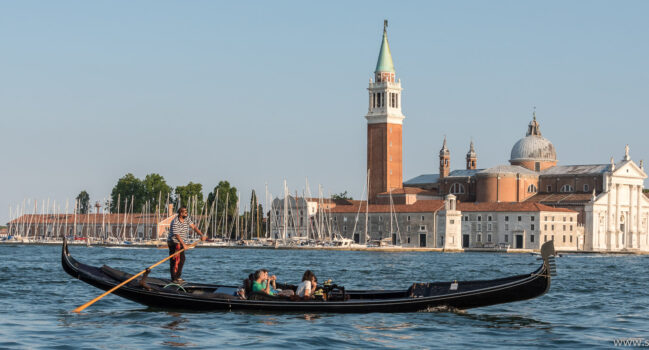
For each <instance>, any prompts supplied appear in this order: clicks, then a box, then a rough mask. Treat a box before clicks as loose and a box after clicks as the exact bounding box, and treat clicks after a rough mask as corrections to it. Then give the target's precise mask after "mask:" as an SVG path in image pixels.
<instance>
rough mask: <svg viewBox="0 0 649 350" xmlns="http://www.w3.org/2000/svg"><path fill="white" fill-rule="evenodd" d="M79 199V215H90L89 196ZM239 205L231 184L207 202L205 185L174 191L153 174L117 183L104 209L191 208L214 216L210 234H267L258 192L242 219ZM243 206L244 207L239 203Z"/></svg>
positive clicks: (220, 186) (84, 193)
mask: <svg viewBox="0 0 649 350" xmlns="http://www.w3.org/2000/svg"><path fill="white" fill-rule="evenodd" d="M76 199H77V209H76V211H77V213H80V214H88V213H89V212H90V210H91V207H90V195H89V194H88V192H87V191H85V190H83V191H81V192H80V193H79V195H78V196H77V198H76ZM238 201H239V196H238V193H237V188H236V187H234V186H232V185H230V183H229V182H228V181H219V183H218V184H217V185H216V186H215V187H214V189H213V190H212V191H211V192H210V193H209V194H208V195H207V198H204V197H203V185H202V184H200V183H194V182H192V181H190V182H189V183H188V184H187V185H184V186H176V187H175V188H174V187H172V186H169V185H168V184H167V181H166V180H165V178H164V177H163V176H162V175H160V174H156V173H152V174H148V175H146V176H145V177H144V179H139V178H137V177H136V176H135V175H133V174H131V173H128V174H126V175H124V176H123V177H121V178H120V179H119V180H118V181H117V184H115V186H114V187H113V189H112V191H111V196H110V200H109V201H107V203H104V205H105V206H106V207H108V208H109V211H110V212H111V213H124V212H129V213H130V212H132V213H160V214H163V213H166V211H167V205H169V204H173V205H174V210H176V209H178V208H179V207H181V206H184V207H187V208H188V209H189V210H190V213H191V215H192V216H201V215H202V216H206V215H212V218H211V221H212V223H211V224H210V225H209V227H208V228H207V231H208V233H211V232H213V231H216V232H227V233H226V235H232V236H236V235H237V234H240V235H241V236H242V237H245V235H248V236H251V235H252V234H253V233H264V232H265V227H264V226H265V225H263V224H262V222H263V217H264V214H265V213H264V211H263V207H262V205H261V204H260V203H259V201H258V199H257V195H256V194H255V191H254V190H253V191H252V194H251V198H250V205H249V206H248V207H247V208H248V209H247V210H246V211H245V212H244V213H243V214H241V215H239V213H238V212H237V211H238V208H237V203H238ZM239 206H240V207H241V206H243V205H242V204H241V203H239ZM171 214H172V215H173V214H174V213H171ZM236 219H238V221H235V220H236ZM226 223H227V227H226ZM235 224H237V225H238V226H237V225H235Z"/></svg>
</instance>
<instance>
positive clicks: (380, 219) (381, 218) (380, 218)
mask: <svg viewBox="0 0 649 350" xmlns="http://www.w3.org/2000/svg"><path fill="white" fill-rule="evenodd" d="M334 221H335V220H334ZM381 221H383V217H382V216H379V222H381Z"/></svg>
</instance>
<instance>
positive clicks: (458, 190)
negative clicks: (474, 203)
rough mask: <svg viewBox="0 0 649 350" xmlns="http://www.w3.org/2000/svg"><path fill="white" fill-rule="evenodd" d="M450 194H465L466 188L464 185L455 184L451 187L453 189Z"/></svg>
mask: <svg viewBox="0 0 649 350" xmlns="http://www.w3.org/2000/svg"><path fill="white" fill-rule="evenodd" d="M448 193H452V194H463V193H464V186H463V185H462V184H458V183H454V184H453V185H451V189H450V190H449V191H448Z"/></svg>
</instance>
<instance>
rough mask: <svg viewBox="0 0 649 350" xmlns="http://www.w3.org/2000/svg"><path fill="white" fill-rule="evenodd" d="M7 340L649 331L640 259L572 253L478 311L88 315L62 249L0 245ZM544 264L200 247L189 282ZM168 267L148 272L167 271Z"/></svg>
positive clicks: (150, 253)
mask: <svg viewBox="0 0 649 350" xmlns="http://www.w3.org/2000/svg"><path fill="white" fill-rule="evenodd" d="M70 249H71V251H72V253H73V254H74V255H75V257H77V258H78V259H80V260H81V261H84V262H87V263H89V264H93V265H102V264H107V265H110V266H113V267H115V268H118V269H124V270H126V271H131V272H137V271H140V270H141V269H143V268H144V267H146V266H147V265H149V264H151V263H153V262H155V261H158V260H160V259H162V258H163V257H164V256H166V250H164V249H108V248H90V249H89V248H86V247H83V246H79V247H76V246H75V247H71V248H70ZM0 255H1V256H3V265H2V266H0V310H1V311H0V315H2V317H0V348H54V349H72V348H74V349H77V348H100V349H114V348H159V347H165V348H174V347H188V348H198V349H211V348H241V347H247V348H263V349H267V348H295V347H301V348H303V347H308V348H313V349H328V348H352V349H355V348H368V347H369V348H406V347H407V348H414V349H426V348H431V347H441V348H445V349H464V348H467V347H476V346H479V347H480V348H487V349H488V348H492V349H500V348H515V349H520V348H537V347H541V346H542V347H547V348H555V349H566V348H588V349H591V348H610V347H612V345H613V339H614V338H619V337H643V336H644V337H647V339H649V334H647V329H649V312H648V311H649V291H648V289H647V288H646V287H647V286H648V285H649V275H648V274H647V273H646V267H647V262H648V261H649V260H647V259H648V258H649V257H645V256H624V255H620V256H602V255H566V256H563V257H560V258H558V259H557V266H558V269H559V271H558V272H559V275H558V276H557V278H555V279H554V280H553V284H552V288H551V291H550V293H549V294H547V295H544V296H543V297H541V298H537V299H534V300H530V301H525V302H519V303H513V304H503V305H495V306H491V307H486V308H481V309H474V310H466V311H463V310H452V309H449V308H431V309H429V310H425V311H424V312H418V313H408V314H382V313H377V314H367V315H356V314H342V315H339V314H300V313H291V314H280V313H268V312H225V311H224V312H209V313H207V312H182V313H180V312H169V311H166V310H161V309H155V308H147V307H143V306H141V305H138V304H134V303H132V302H129V301H127V300H124V299H122V298H119V297H116V296H108V297H106V298H104V299H102V300H101V301H99V302H98V303H96V304H95V305H93V306H92V307H90V308H89V309H87V310H86V311H84V313H83V314H75V313H71V312H70V310H71V309H74V308H75V307H76V306H78V305H80V304H82V303H84V302H86V301H87V300H89V299H91V298H93V297H95V296H96V295H98V294H99V291H98V290H97V289H95V288H93V287H91V286H89V285H87V284H84V283H82V282H79V281H76V280H74V279H72V278H70V276H68V275H67V274H66V273H65V272H63V271H62V269H61V266H60V247H56V246H20V245H18V246H0ZM538 264H539V261H537V260H536V258H535V257H533V256H530V255H527V254H486V253H472V254H442V253H430V252H426V253H424V252H422V253H418V252H407V253H374V252H341V251H286V250H269V249H246V250H241V249H197V250H193V251H191V252H190V253H189V254H188V255H187V264H186V266H185V271H184V274H183V275H184V276H183V277H185V278H186V279H191V280H196V281H203V282H208V283H228V284H232V283H239V281H240V280H241V279H242V278H244V277H245V276H247V275H248V274H249V273H251V272H252V271H254V270H256V269H258V268H261V267H265V268H268V269H270V270H271V273H273V274H276V275H277V276H278V278H279V280H280V281H286V282H291V283H297V282H298V281H299V278H300V276H301V275H302V273H303V271H304V269H306V268H310V269H312V270H314V271H315V272H316V274H317V275H318V279H321V280H325V279H328V278H332V279H334V282H335V283H337V284H341V285H345V286H346V287H347V288H349V289H358V288H382V289H392V288H405V287H407V286H409V285H410V284H411V283H413V282H423V281H432V280H453V279H458V280H461V279H488V278H496V277H501V276H503V275H510V274H519V273H521V272H527V271H530V270H532V269H533V268H534V267H536V266H537V265H538ZM167 273H168V271H167V270H165V268H164V267H161V268H158V269H157V270H154V272H153V273H152V276H156V277H167Z"/></svg>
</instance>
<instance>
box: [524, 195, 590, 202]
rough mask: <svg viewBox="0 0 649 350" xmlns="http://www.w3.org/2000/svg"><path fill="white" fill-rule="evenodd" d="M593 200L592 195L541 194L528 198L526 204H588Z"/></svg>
mask: <svg viewBox="0 0 649 350" xmlns="http://www.w3.org/2000/svg"><path fill="white" fill-rule="evenodd" d="M592 198H593V194H592V193H539V194H535V195H534V196H532V197H530V198H528V199H527V200H525V202H539V203H550V204H562V203H565V204H567V203H587V202H590V200H591V199H592Z"/></svg>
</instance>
